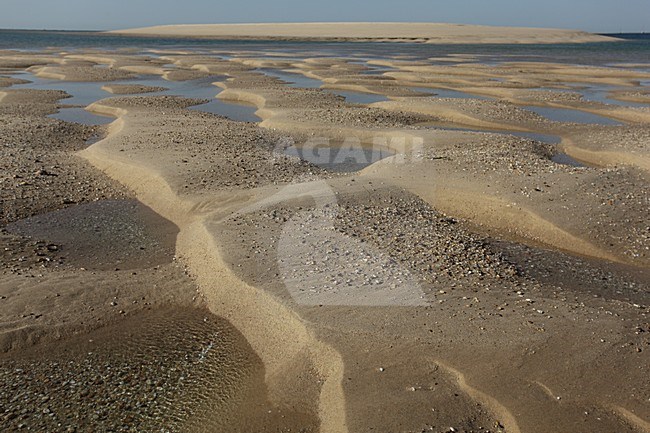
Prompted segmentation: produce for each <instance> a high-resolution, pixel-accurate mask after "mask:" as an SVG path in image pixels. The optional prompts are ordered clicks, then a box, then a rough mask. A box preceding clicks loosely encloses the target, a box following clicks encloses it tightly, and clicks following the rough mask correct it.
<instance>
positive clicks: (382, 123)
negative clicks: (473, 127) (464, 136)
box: [290, 106, 437, 128]
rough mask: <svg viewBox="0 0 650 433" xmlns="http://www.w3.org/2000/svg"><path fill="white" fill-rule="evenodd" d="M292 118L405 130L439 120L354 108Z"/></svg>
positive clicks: (303, 114)
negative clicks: (405, 128)
mask: <svg viewBox="0 0 650 433" xmlns="http://www.w3.org/2000/svg"><path fill="white" fill-rule="evenodd" d="M290 116H293V117H294V118H295V119H296V120H309V121H314V122H323V123H325V122H327V123H329V124H332V125H337V126H340V125H342V126H350V127H355V128H404V127H409V126H413V125H417V124H420V123H424V122H433V121H435V120H437V119H436V118H434V117H432V116H425V115H421V114H414V113H408V112H405V111H387V110H382V109H379V108H371V107H353V106H345V107H334V108H331V107H328V108H322V109H312V110H305V111H300V112H296V113H295V114H290Z"/></svg>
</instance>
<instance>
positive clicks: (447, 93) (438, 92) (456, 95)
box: [409, 87, 492, 100]
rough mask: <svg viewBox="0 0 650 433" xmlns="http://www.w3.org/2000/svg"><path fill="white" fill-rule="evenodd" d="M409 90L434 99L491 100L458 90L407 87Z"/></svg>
mask: <svg viewBox="0 0 650 433" xmlns="http://www.w3.org/2000/svg"><path fill="white" fill-rule="evenodd" d="M409 89H411V90H413V91H415V92H418V93H426V94H428V95H429V96H435V97H436V98H452V99H481V100H489V99H492V98H488V97H487V96H480V95H472V94H470V93H465V92H461V91H459V90H451V89H434V88H431V87H409Z"/></svg>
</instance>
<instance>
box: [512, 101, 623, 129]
mask: <svg viewBox="0 0 650 433" xmlns="http://www.w3.org/2000/svg"><path fill="white" fill-rule="evenodd" d="M523 108H525V109H526V110H529V111H532V112H534V113H537V114H539V115H540V116H542V117H545V118H547V119H548V120H552V121H555V122H567V123H583V124H590V125H608V126H618V125H622V124H623V123H621V122H619V121H618V120H614V119H610V118H608V117H604V116H599V115H598V114H593V113H587V112H585V111H580V110H572V109H569V108H554V107H535V106H532V105H528V106H524V107H523Z"/></svg>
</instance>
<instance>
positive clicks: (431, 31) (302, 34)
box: [111, 23, 616, 44]
mask: <svg viewBox="0 0 650 433" xmlns="http://www.w3.org/2000/svg"><path fill="white" fill-rule="evenodd" d="M111 33H120V34H128V35H156V36H182V37H202V38H215V39H321V40H376V41H393V42H425V43H434V44H436V43H437V44H456V43H457V44H462V43H508V44H526V43H585V42H606V41H615V40H616V39H614V38H610V37H606V36H601V35H595V34H592V33H587V32H583V31H579V30H563V29H543V28H524V27H493V26H476V25H464V24H441V23H277V24H273V23H265V24H192V25H166V26H154V27H144V28H137V29H125V30H115V31H112V32H111Z"/></svg>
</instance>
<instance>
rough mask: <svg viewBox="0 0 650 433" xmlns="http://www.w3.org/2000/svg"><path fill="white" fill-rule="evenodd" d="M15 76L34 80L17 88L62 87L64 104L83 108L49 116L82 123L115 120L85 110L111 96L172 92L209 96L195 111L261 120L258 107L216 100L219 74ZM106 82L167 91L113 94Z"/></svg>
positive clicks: (179, 94) (203, 97)
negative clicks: (97, 78)
mask: <svg viewBox="0 0 650 433" xmlns="http://www.w3.org/2000/svg"><path fill="white" fill-rule="evenodd" d="M12 76H14V77H16V78H23V79H27V80H30V81H31V83H27V84H19V85H15V86H13V87H12V88H15V89H37V90H62V91H64V92H66V93H68V94H69V95H71V97H70V98H64V99H61V101H60V103H61V104H64V105H79V106H82V107H72V108H61V109H60V110H59V112H57V113H55V114H52V115H50V116H49V117H52V118H55V119H59V120H65V121H67V122H75V123H81V124H83V125H105V124H108V123H111V122H112V121H113V120H115V119H114V118H112V117H107V116H101V115H97V114H93V113H90V112H88V111H86V110H84V109H83V107H86V106H88V105H90V104H92V103H94V102H97V101H100V100H102V99H105V98H111V97H125V98H128V97H133V96H155V95H173V96H183V97H186V98H195V99H210V102H209V103H206V104H201V105H196V106H193V107H190V109H192V110H197V111H203V112H206V113H212V114H218V115H221V116H225V117H227V118H229V119H231V120H234V121H238V122H259V121H260V118H259V117H257V116H256V115H255V111H257V108H256V107H253V106H250V105H247V104H241V103H236V102H227V101H223V100H220V99H217V98H216V96H217V95H218V94H219V93H221V92H222V91H223V89H221V88H220V87H217V86H215V85H213V83H214V82H215V81H218V80H219V79H220V77H209V78H201V79H197V80H189V81H168V80H165V79H163V78H162V77H160V76H157V75H156V76H141V77H139V78H135V79H131V80H123V81H111V82H92V83H85V82H73V81H60V80H49V79H42V78H39V77H37V76H34V75H31V74H24V73H23V74H15V75H12ZM106 84H115V85H118V84H131V85H144V86H153V87H165V88H167V89H168V90H165V91H161V92H151V93H142V94H135V95H114V94H112V93H110V92H107V91H105V90H102V86H104V85H106Z"/></svg>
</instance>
